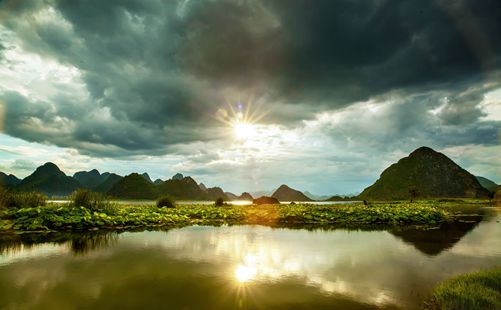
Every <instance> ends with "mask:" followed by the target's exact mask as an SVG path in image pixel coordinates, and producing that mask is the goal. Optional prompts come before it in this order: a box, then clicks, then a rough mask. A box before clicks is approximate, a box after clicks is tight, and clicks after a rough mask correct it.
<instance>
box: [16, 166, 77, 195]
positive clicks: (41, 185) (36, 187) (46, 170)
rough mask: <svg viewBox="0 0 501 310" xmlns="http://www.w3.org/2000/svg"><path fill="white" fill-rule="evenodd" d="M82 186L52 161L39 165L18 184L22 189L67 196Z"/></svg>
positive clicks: (19, 188)
mask: <svg viewBox="0 0 501 310" xmlns="http://www.w3.org/2000/svg"><path fill="white" fill-rule="evenodd" d="M80 187H82V185H81V184H80V183H79V182H78V181H77V180H75V179H74V178H72V177H69V176H67V175H66V174H65V173H64V172H62V171H61V170H59V167H58V166H56V165H55V164H53V163H51V162H48V163H46V164H44V165H42V166H40V167H38V168H37V169H36V170H35V171H34V172H33V173H32V174H30V175H29V176H27V177H26V178H24V179H23V180H22V181H21V182H20V183H19V184H18V185H17V186H16V188H17V189H18V190H21V191H40V192H43V193H45V194H46V195H48V196H66V195H69V194H70V193H72V192H73V191H74V190H76V189H77V188H80Z"/></svg>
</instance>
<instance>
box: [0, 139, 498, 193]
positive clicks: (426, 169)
mask: <svg viewBox="0 0 501 310" xmlns="http://www.w3.org/2000/svg"><path fill="white" fill-rule="evenodd" d="M0 186H2V187H6V188H11V189H14V190H19V191H41V192H44V193H45V194H47V195H49V196H52V197H62V196H67V195H69V194H70V193H72V192H73V191H75V190H76V189H78V188H86V189H90V190H93V191H97V192H101V193H104V194H106V195H109V196H112V197H116V198H119V199H156V198H158V197H159V196H162V195H169V196H171V197H173V198H174V199H178V200H215V199H217V198H223V199H225V200H252V199H253V198H254V197H260V196H271V197H273V198H276V199H278V200H280V201H312V200H320V199H321V200H327V201H342V200H359V199H365V200H369V199H370V200H395V199H408V198H411V197H414V198H431V197H476V198H487V197H489V196H492V195H493V192H494V191H496V189H499V188H500V187H499V186H498V185H497V184H496V183H495V182H492V181H491V180H489V179H486V178H484V177H480V176H477V177H475V176H473V175H472V174H470V173H469V172H468V171H466V170H464V169H462V168H461V167H459V166H458V165H457V164H456V163H454V162H453V161H452V160H451V159H449V158H448V157H447V156H445V155H444V154H442V153H438V152H436V151H434V150H432V149H430V148H428V147H421V148H419V149H417V150H415V151H414V152H412V153H411V154H410V155H409V156H408V157H405V158H402V159H400V160H399V161H398V162H397V163H395V164H393V165H391V166H390V167H388V168H387V169H385V170H384V171H383V173H382V174H381V176H380V178H379V179H378V180H377V181H376V182H375V183H374V184H373V185H371V186H369V187H367V188H366V189H365V190H364V191H363V192H362V193H361V194H360V195H358V196H354V197H344V196H330V197H329V196H315V195H312V194H311V193H308V192H305V193H303V192H301V191H298V190H296V189H293V188H290V187H289V186H287V185H285V184H284V185H281V186H280V187H279V188H277V189H276V190H274V191H271V192H270V191H261V192H253V193H247V192H244V193H242V194H241V195H236V194H233V193H231V192H225V191H224V190H223V189H221V188H220V187H211V188H207V187H206V186H205V185H204V184H203V183H197V182H196V181H195V180H194V179H193V178H192V177H189V176H184V175H182V174H180V173H177V174H175V175H174V176H173V177H172V178H171V179H168V180H165V181H163V180H161V179H156V180H155V181H154V182H153V181H152V180H151V178H150V176H149V175H148V174H147V173H143V174H138V173H132V174H130V175H127V176H125V177H122V176H120V175H117V174H115V173H110V172H104V173H100V172H99V171H98V170H96V169H92V170H90V171H79V172H77V173H75V174H74V175H73V176H68V175H66V174H65V173H64V172H63V171H61V170H60V169H59V168H58V167H57V166H56V165H55V164H53V163H50V162H49V163H46V164H44V165H42V166H40V167H38V168H37V169H36V170H35V171H34V172H33V173H32V174H30V175H29V176H27V177H26V178H24V179H22V180H20V179H19V178H17V177H16V176H15V175H12V174H9V175H7V174H5V173H3V172H0Z"/></svg>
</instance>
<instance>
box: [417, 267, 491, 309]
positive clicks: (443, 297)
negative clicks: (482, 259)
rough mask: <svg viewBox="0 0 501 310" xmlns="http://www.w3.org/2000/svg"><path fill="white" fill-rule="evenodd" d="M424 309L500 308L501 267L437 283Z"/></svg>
mask: <svg viewBox="0 0 501 310" xmlns="http://www.w3.org/2000/svg"><path fill="white" fill-rule="evenodd" d="M425 308H426V309H479V310H480V309H482V310H487V309H501V267H497V268H493V269H489V270H483V271H479V272H475V273H470V274H465V275H460V276H458V277H455V278H452V279H449V280H446V281H444V282H442V283H441V284H440V285H438V286H437V287H436V288H435V289H434V290H433V292H432V293H431V295H430V297H429V298H428V299H427V301H426V302H425Z"/></svg>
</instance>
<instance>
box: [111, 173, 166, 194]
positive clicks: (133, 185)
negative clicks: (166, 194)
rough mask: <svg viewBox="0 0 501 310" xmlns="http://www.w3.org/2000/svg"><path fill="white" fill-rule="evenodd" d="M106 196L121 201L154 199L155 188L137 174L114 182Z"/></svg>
mask: <svg viewBox="0 0 501 310" xmlns="http://www.w3.org/2000/svg"><path fill="white" fill-rule="evenodd" d="M107 194H108V195H110V196H113V197H116V198H122V199H156V198H157V197H158V192H157V188H156V187H155V185H153V183H151V182H149V181H147V180H146V179H145V178H144V177H143V176H142V175H140V174H138V173H131V174H129V175H128V176H125V177H124V178H122V179H120V180H119V181H118V182H116V183H115V184H114V185H113V186H112V187H111V189H110V190H109V191H108V192H107Z"/></svg>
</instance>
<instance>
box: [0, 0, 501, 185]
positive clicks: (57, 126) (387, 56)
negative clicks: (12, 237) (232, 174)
mask: <svg viewBox="0 0 501 310" xmlns="http://www.w3.org/2000/svg"><path fill="white" fill-rule="evenodd" d="M500 9H501V4H500V3H499V2H498V1H495V0H486V1H482V2H479V1H473V0H461V1H454V2H452V1H443V0H441V1H434V0H426V1H420V2H419V3H416V2H414V1H410V0H406V1H399V2H398V3H395V2H392V1H379V0H373V1H363V2H354V1H348V0H342V1H327V0H325V1H324V0H320V1H315V2H311V1H306V0H298V1H294V2H291V1H285V0H272V1H259V0H248V1H229V0H214V1H204V0H191V1H160V0H150V1H140V0H132V1H125V2H124V1H118V0H116V1H115V0H112V1H106V2H103V1H97V0H94V1H80V0H78V1H51V0H49V1H44V2H40V1H23V2H20V1H4V2H2V3H0V16H1V17H2V25H1V26H0V38H1V39H2V44H1V47H0V62H1V66H0V81H1V82H0V99H1V101H0V102H1V103H0V111H3V113H4V117H3V122H4V124H2V125H3V126H2V128H3V132H5V133H6V134H8V135H10V136H12V137H18V138H21V139H24V140H26V141H30V142H36V143H42V144H47V145H56V146H59V147H62V148H68V149H71V150H75V151H77V152H78V153H79V154H80V155H82V156H90V157H95V158H100V157H105V158H116V159H117V160H120V159H133V158H134V159H138V158H145V157H147V156H152V157H155V158H157V159H160V158H163V157H164V156H174V157H176V158H177V156H180V157H181V159H179V161H178V162H177V164H176V166H175V167H178V168H186V169H187V170H188V171H192V172H193V173H200V174H202V175H204V176H205V175H207V176H210V175H211V174H212V173H217V171H231V169H234V167H240V168H238V169H242V171H245V169H251V168H252V169H254V172H253V173H254V174H255V177H254V178H255V179H258V178H259V177H258V175H262V176H264V175H266V171H268V170H267V169H270V170H269V171H270V173H274V174H276V175H279V174H281V173H279V171H278V170H280V171H282V170H283V171H291V169H293V166H294V165H301V163H304V160H305V158H308V160H310V162H313V161H315V164H312V165H313V166H314V167H311V169H309V170H308V169H301V171H298V173H301V174H304V175H308V176H312V175H314V174H315V173H318V172H319V171H322V169H321V165H324V166H326V167H331V168H329V169H332V171H335V172H336V173H346V174H347V175H352V172H351V170H350V169H348V167H356V169H358V171H364V173H363V176H361V177H360V179H359V181H360V182H363V183H364V184H365V183H368V182H369V180H371V178H374V176H375V175H377V173H378V171H377V169H380V168H381V167H379V166H378V167H375V166H374V165H373V164H372V163H371V160H373V159H374V158H372V156H373V157H375V158H382V161H383V162H384V163H387V162H391V161H390V158H391V159H393V158H394V155H395V154H405V152H408V151H412V149H414V148H416V147H418V146H421V145H430V146H433V147H435V148H438V149H441V148H451V147H459V146H463V145H469V146H471V147H473V146H474V145H476V146H484V147H490V146H494V145H496V144H498V143H499V138H498V135H499V131H498V128H499V125H500V123H499V122H500V120H499V117H498V115H497V114H496V113H498V112H496V111H497V109H496V108H495V106H496V105H497V104H496V103H497V101H498V99H497V97H496V96H494V97H492V95H491V94H493V93H494V94H495V93H496V91H498V90H499V89H500V88H501V83H500V82H499V81H500V79H499V77H500V74H501V41H500V40H498V39H497V36H498V33H500V32H501V20H500V19H499V16H498V15H499V14H498V12H499V10H500ZM227 101H229V103H230V104H236V103H237V102H244V103H248V102H249V101H251V102H253V103H254V105H253V107H252V109H253V110H254V111H257V112H258V114H262V117H261V118H260V120H259V124H260V125H262V126H264V127H263V128H265V129H264V130H267V129H270V130H271V129H272V128H278V129H279V131H278V133H279V135H280V134H289V136H290V135H294V136H295V137H296V139H295V140H294V142H291V141H285V140H286V139H282V138H280V137H278V138H276V137H275V138H271V137H264V138H263V139H264V140H266V141H267V142H269V143H272V144H273V149H272V148H270V150H269V151H270V152H268V151H266V152H264V151H263V148H264V147H263V146H262V145H261V146H254V148H249V149H247V150H244V151H242V149H241V146H239V145H238V144H234V141H232V140H231V139H229V138H228V136H229V134H228V132H227V131H229V130H231V128H228V127H227V126H225V125H224V124H222V123H220V122H218V121H217V119H216V118H215V115H216V112H217V111H218V110H221V109H222V108H225V109H226V108H228V107H227V105H226V102H227ZM303 149H306V150H310V151H312V152H314V154H315V157H314V158H313V159H312V158H311V154H308V151H302V150H303ZM271 150H273V151H274V152H275V153H273V152H271ZM253 152H254V155H255V154H259V156H253ZM241 153H244V154H243V155H242V154H241ZM360 154H362V155H364V156H367V157H368V158H370V160H366V159H364V156H361V155H360ZM359 155H360V156H359ZM477 155H478V154H471V156H474V157H475V156H477ZM273 157H277V158H273ZM476 158H479V157H476ZM265 159H266V162H265ZM285 159H287V161H288V163H284V161H285ZM350 159H351V160H350ZM271 163H273V164H271ZM249 165H250V166H249ZM267 165H269V166H267ZM228 167H229V168H228ZM265 167H266V168H265ZM307 170H308V171H307ZM256 171H265V172H264V173H263V174H261V172H259V173H258V172H256ZM353 171H355V170H353ZM170 172H175V171H170V170H169V171H166V172H165V173H170ZM214 178H216V179H217V178H219V179H217V180H216V179H215V181H219V180H220V179H221V178H220V177H216V176H215V177H214ZM347 178H350V177H349V176H347ZM274 179H278V177H276V178H274ZM325 182H326V183H327V182H328V180H327V178H326V179H325ZM298 184H299V185H304V183H301V181H300V177H298ZM339 184H340V183H339ZM360 184H361V183H360ZM325 187H326V185H322V188H325Z"/></svg>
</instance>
